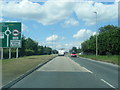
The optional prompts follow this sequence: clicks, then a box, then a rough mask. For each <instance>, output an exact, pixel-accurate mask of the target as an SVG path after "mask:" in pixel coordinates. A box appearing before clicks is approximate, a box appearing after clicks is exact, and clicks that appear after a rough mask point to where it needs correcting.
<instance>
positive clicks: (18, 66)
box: [2, 55, 56, 85]
mask: <svg viewBox="0 0 120 90" xmlns="http://www.w3.org/2000/svg"><path fill="white" fill-rule="evenodd" d="M55 56H56V55H37V56H25V57H21V58H18V59H15V58H14V59H4V60H2V83H3V85H5V84H7V83H8V82H10V81H11V80H14V79H15V78H17V77H18V76H20V75H22V74H24V73H25V72H27V71H29V70H30V69H33V68H34V67H36V66H37V65H39V64H42V63H44V62H46V61H48V60H50V59H52V58H53V57H55Z"/></svg>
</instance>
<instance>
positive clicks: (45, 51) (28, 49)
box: [4, 35, 57, 58]
mask: <svg viewBox="0 0 120 90" xmlns="http://www.w3.org/2000/svg"><path fill="white" fill-rule="evenodd" d="M11 51H12V52H11V53H12V57H16V49H15V48H12V50H11ZM8 52H9V50H8V49H4V58H8V56H9V53H8ZM56 53H57V50H53V49H52V48H50V47H47V46H42V45H39V44H38V42H36V41H34V40H33V39H31V38H29V37H28V38H25V36H24V35H22V48H20V49H19V57H22V56H31V55H50V54H56Z"/></svg>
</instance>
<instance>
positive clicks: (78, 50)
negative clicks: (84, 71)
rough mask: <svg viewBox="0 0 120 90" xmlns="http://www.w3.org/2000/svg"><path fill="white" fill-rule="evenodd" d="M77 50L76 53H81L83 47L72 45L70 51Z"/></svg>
mask: <svg viewBox="0 0 120 90" xmlns="http://www.w3.org/2000/svg"><path fill="white" fill-rule="evenodd" d="M73 51H74V52H76V53H80V52H81V49H80V48H78V49H77V48H76V47H72V49H70V50H69V52H73Z"/></svg>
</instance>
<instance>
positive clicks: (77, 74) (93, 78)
mask: <svg viewBox="0 0 120 90" xmlns="http://www.w3.org/2000/svg"><path fill="white" fill-rule="evenodd" d="M116 87H118V70H117V67H116V66H114V65H113V66H112V65H108V64H103V63H99V62H94V61H91V60H87V59H83V58H71V57H68V56H59V57H56V58H54V59H53V60H51V61H50V62H48V63H47V64H45V65H43V66H42V67H41V68H39V69H37V70H36V71H34V72H33V73H31V74H30V75H28V76H26V77H25V78H24V79H22V80H21V81H19V82H18V83H16V84H15V85H13V86H12V87H11V88H116Z"/></svg>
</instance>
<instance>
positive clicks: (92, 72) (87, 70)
mask: <svg viewBox="0 0 120 90" xmlns="http://www.w3.org/2000/svg"><path fill="white" fill-rule="evenodd" d="M82 68H84V69H85V70H86V71H88V72H90V73H93V72H92V71H90V70H88V69H87V68H85V67H82Z"/></svg>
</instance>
